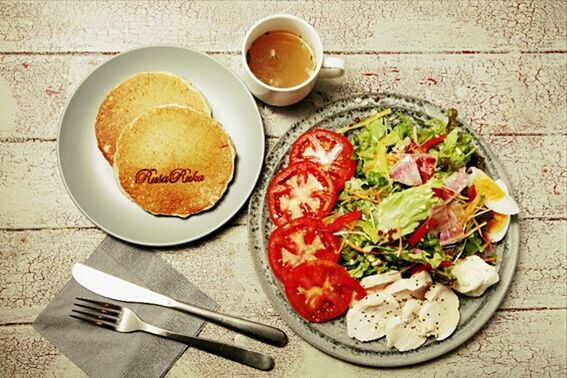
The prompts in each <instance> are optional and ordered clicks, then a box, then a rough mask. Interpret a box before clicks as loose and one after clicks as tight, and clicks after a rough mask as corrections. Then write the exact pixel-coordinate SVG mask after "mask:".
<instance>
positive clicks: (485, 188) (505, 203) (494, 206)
mask: <svg viewBox="0 0 567 378" xmlns="http://www.w3.org/2000/svg"><path fill="white" fill-rule="evenodd" d="M469 183H470V184H472V185H474V188H475V190H476V195H477V196H482V197H483V198H484V205H485V206H486V207H487V208H489V209H490V210H492V211H494V212H496V213H499V214H504V215H514V214H518V213H519V212H520V208H519V207H518V204H517V203H516V201H514V199H513V198H512V196H511V195H510V192H509V191H508V188H507V187H506V184H504V182H503V181H502V180H496V181H494V180H492V179H491V178H490V177H488V175H487V174H486V173H484V172H483V171H481V170H480V169H478V168H474V167H473V168H471V169H470V171H469Z"/></svg>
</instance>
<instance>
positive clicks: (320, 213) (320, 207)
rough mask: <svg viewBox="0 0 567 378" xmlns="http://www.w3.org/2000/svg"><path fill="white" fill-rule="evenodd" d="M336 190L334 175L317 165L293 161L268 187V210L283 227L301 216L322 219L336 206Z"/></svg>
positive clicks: (274, 220)
mask: <svg viewBox="0 0 567 378" xmlns="http://www.w3.org/2000/svg"><path fill="white" fill-rule="evenodd" d="M336 197H337V192H336V190H335V184H334V183H333V180H332V179H331V177H330V176H329V175H328V174H327V173H325V172H324V171H322V170H321V169H320V168H319V167H318V166H317V164H315V163H311V162H308V161H303V162H299V163H295V164H290V165H289V166H288V167H287V168H285V169H284V170H282V171H281V172H280V173H278V174H277V175H276V176H275V177H274V178H273V179H272V181H271V182H270V185H269V186H268V209H269V210H270V217H271V218H272V221H273V222H274V223H275V224H276V225H278V226H281V225H283V224H285V223H288V222H290V221H291V220H292V219H296V218H299V217H302V216H309V217H313V218H322V217H324V216H326V215H327V214H329V212H330V211H331V210H332V208H333V206H334V205H335V200H336Z"/></svg>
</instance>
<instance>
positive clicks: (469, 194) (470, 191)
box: [467, 185, 476, 202]
mask: <svg viewBox="0 0 567 378" xmlns="http://www.w3.org/2000/svg"><path fill="white" fill-rule="evenodd" d="M467 197H469V199H468V200H467V202H472V201H473V200H474V199H475V198H476V188H475V187H474V185H471V186H469V187H468V189H467Z"/></svg>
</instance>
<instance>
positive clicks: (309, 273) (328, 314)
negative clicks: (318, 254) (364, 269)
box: [285, 260, 366, 323]
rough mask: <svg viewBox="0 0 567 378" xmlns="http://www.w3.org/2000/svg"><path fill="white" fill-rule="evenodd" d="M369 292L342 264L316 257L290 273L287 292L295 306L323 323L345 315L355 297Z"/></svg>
mask: <svg viewBox="0 0 567 378" xmlns="http://www.w3.org/2000/svg"><path fill="white" fill-rule="evenodd" d="M353 293H355V294H356V298H357V299H362V298H364V297H365V296H366V290H365V289H364V288H363V287H362V286H360V284H359V283H358V281H355V280H353V279H352V278H351V277H350V275H349V274H348V272H347V271H346V269H345V268H344V267H342V266H341V265H339V264H337V263H334V262H332V261H327V260H314V261H309V262H306V263H303V264H301V265H299V266H297V267H296V268H294V269H293V270H292V271H291V272H290V273H289V276H288V280H287V283H286V285H285V294H286V297H287V299H288V301H289V303H290V304H291V307H293V309H294V310H295V311H296V312H297V313H298V314H299V315H300V316H301V317H302V318H304V319H306V320H308V321H310V322H315V323H321V322H325V321H327V320H331V319H334V318H336V317H338V316H340V315H342V314H343V313H344V312H345V311H346V310H347V308H348V305H349V303H350V301H351V300H352V295H353Z"/></svg>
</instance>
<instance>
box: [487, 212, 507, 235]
mask: <svg viewBox="0 0 567 378" xmlns="http://www.w3.org/2000/svg"><path fill="white" fill-rule="evenodd" d="M507 219H508V215H504V214H498V213H494V217H493V218H492V219H491V220H489V221H488V224H487V225H486V228H487V231H488V232H489V233H496V232H499V231H502V230H503V229H504V227H506V221H507Z"/></svg>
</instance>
